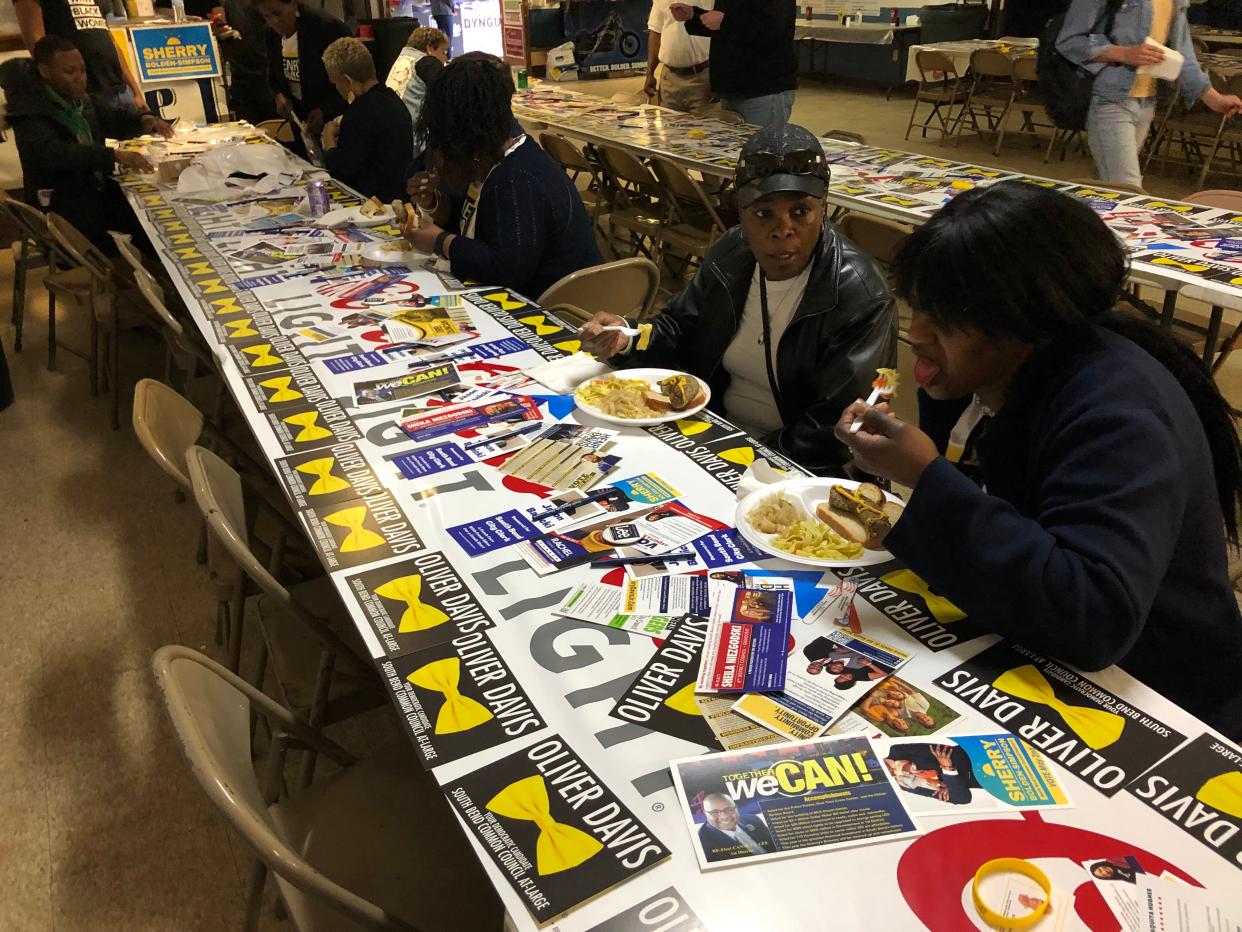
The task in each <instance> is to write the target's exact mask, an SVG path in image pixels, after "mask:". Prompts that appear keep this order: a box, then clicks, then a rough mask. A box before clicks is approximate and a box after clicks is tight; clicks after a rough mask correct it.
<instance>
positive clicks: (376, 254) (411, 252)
mask: <svg viewBox="0 0 1242 932" xmlns="http://www.w3.org/2000/svg"><path fill="white" fill-rule="evenodd" d="M388 242H400V241H399V240H389V241H388ZM388 242H383V243H367V245H365V246H363V247H362V257H363V258H364V259H370V260H371V261H372V262H376V263H378V264H380V265H417V264H419V263H422V262H425V261H426V260H427V259H429V258H431V257H430V256H429V255H428V254H427V253H425V252H419V251H418V250H417V249H415V248H414V247H413V246H409V245H407V246H406V247H405V249H403V250H401V251H400V252H389V251H387V250H385V249H384V247H385V246H387V245H388Z"/></svg>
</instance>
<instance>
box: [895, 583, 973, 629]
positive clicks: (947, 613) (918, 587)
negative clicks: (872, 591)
mask: <svg viewBox="0 0 1242 932" xmlns="http://www.w3.org/2000/svg"><path fill="white" fill-rule="evenodd" d="M880 582H882V583H884V584H885V585H887V586H892V587H893V588H894V589H904V590H905V591H906V592H909V593H910V594H911V595H917V596H918V597H919V598H920V599H922V600H923V601H924V603H926V605H927V610H928V611H929V612H931V613H932V617H933V618H935V619H936V620H937V621H938V622H940V623H941V624H942V625H948V624H952V623H953V622H955V621H961V620H962V619H963V618H965V617H966V613H965V612H964V611H962V610H961V609H960V608H958V607H957V606H956V605H954V604H953V603H952V602H950V601H949V600H948V599H946V598H945V597H944V596H942V595H936V593H934V592H932V591H931V589H929V588H927V583H925V582H923V580H922V579H921V578H920V577H919V576H918V575H916V574H915V573H913V572H911V571H910V570H894V571H893V572H891V573H885V574H884V575H883V576H881V577H880Z"/></svg>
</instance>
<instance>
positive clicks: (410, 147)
mask: <svg viewBox="0 0 1242 932" xmlns="http://www.w3.org/2000/svg"><path fill="white" fill-rule="evenodd" d="M323 64H324V67H325V68H326V69H327V71H328V78H329V79H330V80H331V81H332V84H333V86H334V87H335V88H336V90H337V92H338V93H339V94H340V95H341V96H342V97H343V98H345V99H346V100H349V101H352V103H350V105H349V107H348V108H347V109H346V110H345V115H344V116H342V117H340V118H339V120H333V121H332V122H330V123H327V124H325V125H324V128H323V158H324V167H325V168H327V169H328V171H329V172H331V173H332V177H333V178H338V179H340V180H341V181H343V182H345V184H347V185H349V186H350V187H352V188H354V189H355V190H357V191H359V192H361V193H362V194H365V195H367V197H378V198H379V199H380V200H382V201H384V202H385V203H387V202H389V201H391V200H395V199H399V198H401V197H402V195H404V194H405V170H406V167H407V166H408V165H409V164H410V160H411V159H413V158H414V130H413V128H412V126H411V125H410V112H409V111H408V110H406V109H405V104H403V103H402V102H401V98H400V97H398V96H397V95H396V94H395V93H393V91H392V90H391V89H390V88H388V87H386V86H385V85H383V84H380V83H379V81H377V80H376V78H375V60H374V59H372V58H371V53H370V52H369V51H368V50H367V47H366V46H365V45H363V44H362V43H361V42H360V41H359V40H357V39H352V38H351V39H337V40H336V41H335V42H333V43H332V44H331V45H329V46H328V48H327V49H326V50H325V51H324V53H323Z"/></svg>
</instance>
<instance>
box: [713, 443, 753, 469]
mask: <svg viewBox="0 0 1242 932" xmlns="http://www.w3.org/2000/svg"><path fill="white" fill-rule="evenodd" d="M720 458H721V459H722V460H725V461H727V462H730V463H736V464H737V465H738V466H749V465H750V464H751V463H753V462H754V461H755V451H754V449H752V448H751V447H734V448H733V449H732V450H725V451H724V452H723V453H721V454H720Z"/></svg>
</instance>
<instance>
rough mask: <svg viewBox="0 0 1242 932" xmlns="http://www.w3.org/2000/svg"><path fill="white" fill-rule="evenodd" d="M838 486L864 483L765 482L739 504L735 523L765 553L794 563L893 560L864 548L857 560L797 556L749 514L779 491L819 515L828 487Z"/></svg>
mask: <svg viewBox="0 0 1242 932" xmlns="http://www.w3.org/2000/svg"><path fill="white" fill-rule="evenodd" d="M834 485H840V486H844V487H845V488H847V489H856V488H858V487H859V486H860V485H862V483H861V482H854V481H853V480H851V479H786V480H785V481H784V482H773V483H772V484H771V485H765V486H764V487H763V488H762V489H757V490H756V491H754V492H751V493H750V494H749V495H747V496H746V497H745V498H744V499H742V500H741V501H740V502H738V503H737V512H736V514H735V515H734V517H733V523H734V524H735V525H736V526H737V529H738V530H739V531H741V532H742V536H743V537H745V538H746V539H747V540H748V541H750V542H751V543H752V544H754V545H755V546H756V547H758V548H759V549H760V550H762V551H763V552H764V553H770V554H771V555H772V556H774V557H780V558H781V559H782V560H787V561H789V562H790V563H802V564H805V565H806V566H873V565H874V564H876V563H885V562H887V561H889V560H891V559H893V555H892V554H891V553H889V552H888V551H887V550H863V552H862V556H860V557H858V558H856V559H853V560H823V559H820V558H818V557H803V556H797V555H796V554H792V553H790V552H789V551H787V550H781V549H779V548H777V547H774V546H772V540H773V538H775V537H776V535H775V534H764V533H762V532H760V531H758V530H756V529H755V526H754V525H753V524H751V523H750V519H749V518H747V515H749V514H750V512H751V510H752V509H753V508H754V507H755V506H756V505H758V504H759V502H760V501H762V500H763V499H765V498H767V497H768V496H769V495H775V494H776V493H778V492H779V493H781V494H783V495H784V496H785V497H786V498H787V499H789V500H790V501H791V502H793V503H794V505H795V506H797V507H801V509H802V510H803V512H805V517H807V518H815V506H816V505H818V504H819V503H820V502H822V501H824V500H826V499H827V498H828V489H829V488H831V487H832V486H834ZM884 494H885V495H886V496H887V497H888V500H889V501H891V502H897V503H898V504H899V505H901V506H902V507H903V508H904V507H905V504H906V503H905V500H904V499H902V498H899V497H898V496H896V495H894V494H892V493H891V492H885V493H884ZM816 520H818V519H816Z"/></svg>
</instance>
